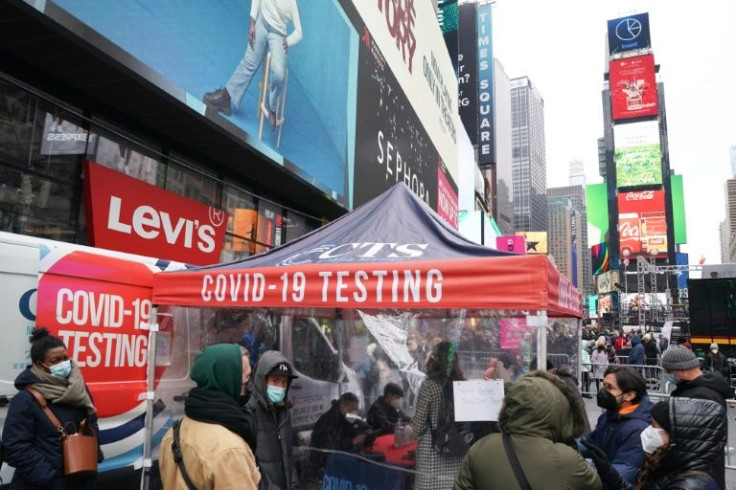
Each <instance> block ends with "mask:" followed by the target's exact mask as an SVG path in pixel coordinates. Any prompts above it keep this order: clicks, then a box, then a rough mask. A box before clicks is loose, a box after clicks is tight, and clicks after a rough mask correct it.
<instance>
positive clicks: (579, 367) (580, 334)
mask: <svg viewBox="0 0 736 490" xmlns="http://www.w3.org/2000/svg"><path fill="white" fill-rule="evenodd" d="M577 323H578V335H577V338H578V339H577V340H578V341H577V344H576V345H577V348H578V350H577V352H576V353H575V357H576V359H577V360H578V362H577V363H576V364H577V370H578V372H577V375H576V376H577V378H578V379H579V380H580V386H581V387H582V386H583V356H582V353H583V319H582V318H578V319H577Z"/></svg>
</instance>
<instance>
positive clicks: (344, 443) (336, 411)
mask: <svg viewBox="0 0 736 490" xmlns="http://www.w3.org/2000/svg"><path fill="white" fill-rule="evenodd" d="M359 406H360V403H359V401H358V397H357V396H355V394H353V393H350V392H347V393H343V394H342V395H340V398H339V399H337V400H332V407H331V408H330V409H329V410H328V411H326V412H325V413H323V414H322V416H321V417H320V418H319V419H318V420H317V423H316V424H314V430H312V442H311V445H312V446H313V447H316V448H319V449H333V450H337V451H352V450H353V448H354V447H355V446H358V445H361V444H363V442H365V439H366V434H361V433H359V431H358V429H357V428H356V426H355V425H353V424H351V423H350V421H348V419H347V416H348V414H351V413H355V412H357V411H358V407H359ZM310 463H311V466H312V468H311V470H312V473H313V474H314V475H315V476H316V475H319V474H321V473H322V472H323V471H324V469H325V465H326V463H327V454H326V453H323V452H318V451H312V453H311V454H310Z"/></svg>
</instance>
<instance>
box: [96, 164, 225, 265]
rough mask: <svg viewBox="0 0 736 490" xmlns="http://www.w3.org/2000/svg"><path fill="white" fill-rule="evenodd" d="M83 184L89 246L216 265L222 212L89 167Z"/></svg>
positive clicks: (221, 237) (222, 235)
mask: <svg viewBox="0 0 736 490" xmlns="http://www.w3.org/2000/svg"><path fill="white" fill-rule="evenodd" d="M84 185H85V194H86V195H85V209H86V211H87V235H88V236H87V240H88V242H89V244H90V245H91V246H94V247H100V248H106V249H109V250H117V251H120V252H129V253H135V254H140V255H147V256H149V257H161V258H163V259H169V260H176V261H179V262H184V263H188V264H195V265H209V264H216V263H218V262H219V261H220V251H221V250H222V245H223V242H224V239H225V230H226V228H227V222H228V213H226V212H225V211H221V210H219V209H216V208H213V207H210V206H206V205H204V204H202V203H200V202H197V201H193V200H191V199H188V198H186V197H182V196H179V195H177V194H174V193H172V192H169V191H166V190H164V189H161V188H159V187H156V186H155V185H151V184H147V183H145V182H142V181H140V180H138V179H136V178H134V177H129V176H127V175H124V174H121V173H120V172H117V171H115V170H111V169H109V168H107V167H103V166H102V165H99V164H97V163H93V162H87V163H86V165H85V179H84Z"/></svg>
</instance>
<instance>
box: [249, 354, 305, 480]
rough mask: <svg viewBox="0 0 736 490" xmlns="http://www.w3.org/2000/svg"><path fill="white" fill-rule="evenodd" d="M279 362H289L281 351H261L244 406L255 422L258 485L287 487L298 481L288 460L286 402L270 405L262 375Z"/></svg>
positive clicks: (289, 431) (289, 432) (289, 436)
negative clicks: (250, 392)
mask: <svg viewBox="0 0 736 490" xmlns="http://www.w3.org/2000/svg"><path fill="white" fill-rule="evenodd" d="M281 363H286V364H289V362H288V361H287V360H286V357H284V355H283V354H282V353H281V352H278V351H274V350H271V351H266V352H264V353H263V355H261V358H260V359H259V360H258V364H257V366H256V374H255V377H254V378H253V392H252V394H251V397H250V399H249V400H248V403H247V404H246V409H247V410H248V411H249V412H250V413H251V414H252V416H253V418H254V420H255V423H256V433H257V440H258V443H257V445H256V458H258V466H259V468H260V470H261V478H262V482H261V486H260V488H266V489H272V488H280V489H282V490H290V489H292V488H295V487H296V486H297V484H298V482H297V477H296V470H295V468H294V464H293V463H292V450H293V449H292V447H293V446H292V444H293V442H294V441H293V440H294V436H293V432H292V429H291V416H290V414H289V407H288V404H287V403H288V402H286V401H285V402H283V403H281V404H278V405H274V404H273V403H271V402H270V401H269V399H268V395H267V394H266V375H268V374H269V373H270V372H271V371H272V370H273V369H274V368H275V367H276V366H278V365H279V364H281ZM289 365H290V364H289ZM289 386H291V383H289ZM288 396H289V391H288V387H287V391H286V397H285V398H284V400H288Z"/></svg>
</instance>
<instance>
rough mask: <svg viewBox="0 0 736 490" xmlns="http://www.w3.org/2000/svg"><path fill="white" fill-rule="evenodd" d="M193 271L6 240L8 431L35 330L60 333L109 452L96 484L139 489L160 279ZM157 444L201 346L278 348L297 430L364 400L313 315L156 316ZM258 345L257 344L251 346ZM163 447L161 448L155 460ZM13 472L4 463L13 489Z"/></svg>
mask: <svg viewBox="0 0 736 490" xmlns="http://www.w3.org/2000/svg"><path fill="white" fill-rule="evenodd" d="M184 267H185V266H184V265H183V264H180V263H173V262H168V261H163V260H158V259H153V258H149V257H143V256H136V255H131V254H125V253H119V252H113V251H108V250H103V249H98V248H91V247H84V246H80V245H73V244H68V243H62V242H55V241H52V240H45V239H39V238H33V237H28V236H22V235H15V234H10V233H4V232H0V308H1V309H0V311H2V312H3V314H4V322H3V336H2V338H3V341H2V343H0V424H4V421H5V417H6V412H7V404H8V402H9V401H10V399H12V397H13V396H14V395H15V393H16V392H17V390H16V389H15V387H14V380H15V378H16V377H17V375H18V374H19V373H20V372H21V371H22V370H23V369H25V367H26V366H27V365H28V364H29V363H30V355H29V348H30V344H29V343H28V336H29V334H30V332H31V330H33V328H34V327H35V326H36V325H39V326H46V327H47V328H49V330H50V331H51V332H52V333H53V334H54V335H57V336H58V337H60V338H61V339H62V340H63V341H64V342H65V344H66V345H67V348H68V349H69V352H70V355H71V356H72V357H73V358H74V359H75V361H76V362H77V363H78V364H79V365H80V368H81V369H82V373H83V374H84V377H85V381H86V382H87V384H88V386H89V387H90V390H91V392H92V395H93V397H94V400H95V405H96V407H97V409H98V413H99V416H100V434H99V439H100V442H101V444H102V450H103V452H104V454H105V461H104V462H103V463H102V464H101V465H100V484H101V485H102V484H104V485H105V488H112V486H111V483H108V482H112V481H114V483H115V487H116V488H128V487H131V486H132V481H131V478H135V477H136V473H135V470H136V469H139V468H140V466H141V463H142V457H143V441H144V425H145V423H144V422H145V408H146V401H145V399H144V397H142V396H141V395H143V394H144V393H145V392H146V391H147V386H146V370H147V355H146V354H147V352H148V332H147V331H146V330H145V329H144V328H143V327H144V326H145V324H146V323H147V322H148V321H149V314H150V311H151V307H152V304H151V300H150V298H151V288H152V283H153V274H154V273H155V272H160V271H165V270H179V269H181V268H184ZM159 313H160V316H159V319H158V323H159V325H160V331H159V332H158V334H157V342H156V354H157V362H156V364H157V368H156V383H157V385H156V389H155V405H154V420H153V441H154V445H155V446H157V445H158V443H159V442H160V440H161V438H162V437H163V435H164V433H165V432H166V430H167V429H168V427H170V425H171V424H172V423H173V420H175V419H176V418H179V417H181V416H182V414H183V395H185V394H186V393H187V391H188V390H189V389H190V388H191V387H192V386H193V385H192V382H191V381H190V380H189V370H190V366H191V359H192V358H193V356H194V354H196V353H197V352H198V351H199V350H201V349H202V348H203V347H204V346H205V345H208V344H212V343H217V342H242V341H244V340H246V342H245V343H246V344H247V343H248V342H247V340H248V339H250V340H251V345H249V347H250V349H251V350H252V351H254V352H253V356H252V359H253V360H254V361H255V360H256V358H257V355H258V351H259V350H260V351H263V350H267V349H279V350H281V351H282V352H283V353H284V354H285V355H286V357H287V358H288V359H290V360H291V361H292V362H293V364H294V368H295V371H296V374H298V375H299V376H300V377H299V379H298V380H296V381H295V382H294V383H293V384H292V387H291V390H290V398H291V400H292V402H293V403H294V406H293V409H292V417H293V424H294V426H295V429H297V430H307V429H309V428H311V426H312V425H313V424H314V422H315V421H316V420H317V418H318V417H319V416H320V415H321V414H322V413H323V412H324V411H326V410H327V409H329V407H330V401H331V400H332V399H334V398H337V397H338V396H339V394H340V393H341V392H343V391H353V392H355V393H356V394H358V395H359V396H360V397H361V398H362V396H361V395H362V393H361V390H360V384H359V382H358V380H357V376H356V375H355V373H354V372H353V371H352V370H351V369H350V368H349V367H348V366H347V365H346V364H345V363H343V362H342V360H341V357H340V354H339V352H338V349H337V348H336V347H335V346H334V345H333V344H332V343H331V342H330V340H329V339H328V337H327V336H326V335H325V334H324V332H323V330H322V328H321V326H320V323H319V320H318V319H317V318H314V317H312V316H301V315H296V316H295V315H292V314H283V312H279V313H276V312H275V311H273V310H272V311H268V310H201V309H191V308H174V309H172V310H161V311H159ZM252 341H256V343H257V344H256V345H257V348H256V349H254V348H253V347H254V344H253V342H252ZM156 454H157V451H155V450H154V458H155V455H156ZM11 477H12V468H9V467H8V466H7V465H3V468H2V479H3V481H4V482H5V483H8V482H9V481H10V479H11Z"/></svg>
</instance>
